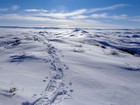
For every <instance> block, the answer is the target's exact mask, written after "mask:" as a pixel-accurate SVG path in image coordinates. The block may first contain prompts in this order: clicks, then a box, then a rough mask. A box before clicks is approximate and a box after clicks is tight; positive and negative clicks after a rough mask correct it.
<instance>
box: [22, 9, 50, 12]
mask: <svg viewBox="0 0 140 105" xmlns="http://www.w3.org/2000/svg"><path fill="white" fill-rule="evenodd" d="M24 11H25V12H48V10H45V9H25V10H24Z"/></svg>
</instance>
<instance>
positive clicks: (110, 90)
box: [0, 28, 140, 105]
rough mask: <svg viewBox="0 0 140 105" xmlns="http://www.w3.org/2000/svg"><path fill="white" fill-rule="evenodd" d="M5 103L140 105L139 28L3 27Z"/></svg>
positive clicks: (0, 94)
mask: <svg viewBox="0 0 140 105" xmlns="http://www.w3.org/2000/svg"><path fill="white" fill-rule="evenodd" d="M0 105H140V30H138V29H137V30H136V29H135V30H134V29H131V30H130V29H129V30H128V29H124V30H100V29H96V30H95V29H28V28H26V29H24V28H22V29H20V28H0Z"/></svg>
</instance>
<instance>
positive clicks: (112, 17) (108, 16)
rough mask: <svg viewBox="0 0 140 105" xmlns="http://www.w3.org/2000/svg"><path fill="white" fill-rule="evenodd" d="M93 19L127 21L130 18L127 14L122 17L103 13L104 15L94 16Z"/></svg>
mask: <svg viewBox="0 0 140 105" xmlns="http://www.w3.org/2000/svg"><path fill="white" fill-rule="evenodd" d="M91 17H92V18H108V19H115V20H124V19H127V18H128V16H127V15H125V14H122V15H109V14H107V13H102V14H92V15H91Z"/></svg>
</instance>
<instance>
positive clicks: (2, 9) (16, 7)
mask: <svg viewBox="0 0 140 105" xmlns="http://www.w3.org/2000/svg"><path fill="white" fill-rule="evenodd" d="M19 8H20V7H19V6H18V5H13V6H11V7H9V8H0V12H5V11H9V10H12V11H15V10H17V9H19Z"/></svg>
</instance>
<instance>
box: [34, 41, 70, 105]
mask: <svg viewBox="0 0 140 105" xmlns="http://www.w3.org/2000/svg"><path fill="white" fill-rule="evenodd" d="M45 44H47V43H45ZM56 51H57V50H56V48H54V47H53V46H52V45H51V44H47V52H48V54H49V55H50V59H51V61H50V63H51V68H50V69H51V71H50V72H51V73H50V75H51V78H50V82H49V83H48V84H47V87H46V89H45V90H44V94H43V96H42V97H40V98H39V99H37V100H36V101H35V102H34V103H33V105H52V104H55V103H56V104H57V103H59V102H61V101H62V100H63V99H64V97H65V96H66V95H67V89H66V87H65V83H64V81H63V78H64V70H68V67H67V66H66V65H65V64H62V62H61V60H60V58H59V56H58V55H57V53H56Z"/></svg>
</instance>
